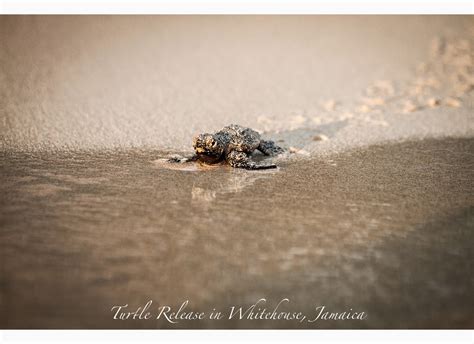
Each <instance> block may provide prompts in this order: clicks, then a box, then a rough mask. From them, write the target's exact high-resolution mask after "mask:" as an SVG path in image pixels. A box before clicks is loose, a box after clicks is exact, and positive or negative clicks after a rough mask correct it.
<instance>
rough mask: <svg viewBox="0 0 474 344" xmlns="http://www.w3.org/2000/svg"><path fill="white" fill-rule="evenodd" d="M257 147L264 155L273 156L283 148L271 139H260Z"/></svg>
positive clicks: (281, 151)
mask: <svg viewBox="0 0 474 344" xmlns="http://www.w3.org/2000/svg"><path fill="white" fill-rule="evenodd" d="M257 149H258V150H259V151H260V152H262V153H263V154H265V155H269V156H274V155H278V154H281V153H283V152H284V150H283V148H281V147H279V146H277V145H276V144H275V142H273V141H265V140H262V141H260V144H259V146H258V147H257Z"/></svg>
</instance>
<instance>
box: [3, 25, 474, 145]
mask: <svg viewBox="0 0 474 344" xmlns="http://www.w3.org/2000/svg"><path fill="white" fill-rule="evenodd" d="M473 28H474V22H473V18H472V17H469V16H405V17H400V16H344V17H340V16H273V17H272V16H267V17H265V16H263V17H262V16H247V17H246V16H240V17H239V16H220V17H219V16H214V17H213V16H201V17H199V16H162V17H160V16H145V17H143V16H117V17H103V16H93V17H90V16H89V17H88V16H76V17H61V16H50V17H48V16H29V17H7V16H4V17H1V18H0V42H1V45H2V48H1V51H0V66H1V67H0V68H1V73H0V99H1V103H2V106H1V107H0V118H1V121H0V133H1V135H0V145H1V147H3V149H7V150H21V151H25V150H27V151H31V150H35V151H37V150H52V149H53V150H56V149H62V150H64V149H110V148H131V147H141V148H144V147H145V148H150V149H161V150H162V149H173V150H189V149H190V148H191V139H190V137H191V136H192V135H193V134H195V133H197V132H205V131H214V130H217V129H220V128H222V127H223V126H224V125H228V124H230V123H237V124H241V125H246V126H251V127H254V128H256V129H259V130H262V131H268V132H269V133H268V135H269V136H272V135H273V134H274V132H275V131H280V132H281V131H289V130H295V129H301V128H305V129H308V128H310V129H312V130H314V131H316V132H318V133H322V134H324V135H326V136H327V137H328V138H329V139H330V140H327V141H325V142H319V143H314V142H310V143H307V142H305V146H307V147H306V148H305V149H306V150H308V151H315V152H327V151H334V150H340V149H345V148H350V147H353V146H355V145H366V144H370V143H376V142H381V141H386V140H397V139H401V138H420V137H429V136H445V135H451V136H453V135H455V136H472V134H473V132H474V124H473V123H474V115H473V111H472V101H473V98H472V93H470V92H469V91H470V90H471V89H472V86H473V74H472V69H473V49H474V48H473V47H474V45H473V44H474V42H473V37H474V36H473V33H474V29H473ZM457 105H459V107H456V106H457ZM288 139H289V140H290V142H287V145H288V146H292V145H294V142H293V141H295V140H296V141H297V140H298V135H293V136H289V137H288ZM298 148H302V147H298Z"/></svg>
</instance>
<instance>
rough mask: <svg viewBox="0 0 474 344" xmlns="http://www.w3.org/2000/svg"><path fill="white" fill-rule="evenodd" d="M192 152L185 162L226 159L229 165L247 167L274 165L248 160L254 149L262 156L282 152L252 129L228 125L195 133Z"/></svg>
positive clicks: (210, 162)
mask: <svg viewBox="0 0 474 344" xmlns="http://www.w3.org/2000/svg"><path fill="white" fill-rule="evenodd" d="M193 148H194V150H195V152H196V154H195V155H194V156H193V157H192V158H190V159H189V160H188V161H197V160H198V161H201V162H204V163H206V164H215V163H219V162H222V161H226V162H227V163H228V164H229V165H230V166H232V167H236V168H244V169H248V170H262V169H269V168H276V165H274V164H258V163H255V162H254V161H252V160H251V159H250V156H251V154H252V153H253V152H254V151H255V150H259V151H260V152H262V153H263V154H264V155H268V156H274V155H278V154H280V153H283V152H284V150H283V148H281V147H279V146H277V145H276V144H275V142H273V141H267V140H262V138H261V137H260V134H259V133H258V132H256V131H255V130H253V129H250V128H245V127H242V126H240V125H236V124H231V125H229V126H227V127H224V128H223V129H222V130H220V131H218V132H216V133H214V134H207V133H206V134H199V135H197V136H196V137H194V139H193Z"/></svg>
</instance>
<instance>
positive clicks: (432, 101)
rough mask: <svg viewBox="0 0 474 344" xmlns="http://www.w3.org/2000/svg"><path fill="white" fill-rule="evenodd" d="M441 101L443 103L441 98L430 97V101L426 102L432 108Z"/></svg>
mask: <svg viewBox="0 0 474 344" xmlns="http://www.w3.org/2000/svg"><path fill="white" fill-rule="evenodd" d="M440 103H441V102H440V101H439V99H436V98H430V99H428V101H427V102H426V104H427V105H428V106H429V107H432V108H434V107H437V106H439V105H440Z"/></svg>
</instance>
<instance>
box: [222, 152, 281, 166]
mask: <svg viewBox="0 0 474 344" xmlns="http://www.w3.org/2000/svg"><path fill="white" fill-rule="evenodd" d="M226 160H227V162H228V163H229V165H230V166H232V167H236V168H245V169H246V170H266V169H269V168H276V167H277V166H276V165H273V164H271V165H260V164H256V163H254V162H253V161H251V160H250V159H249V156H248V155H247V153H244V152H238V151H232V152H230V153H229V154H227V157H226Z"/></svg>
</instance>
